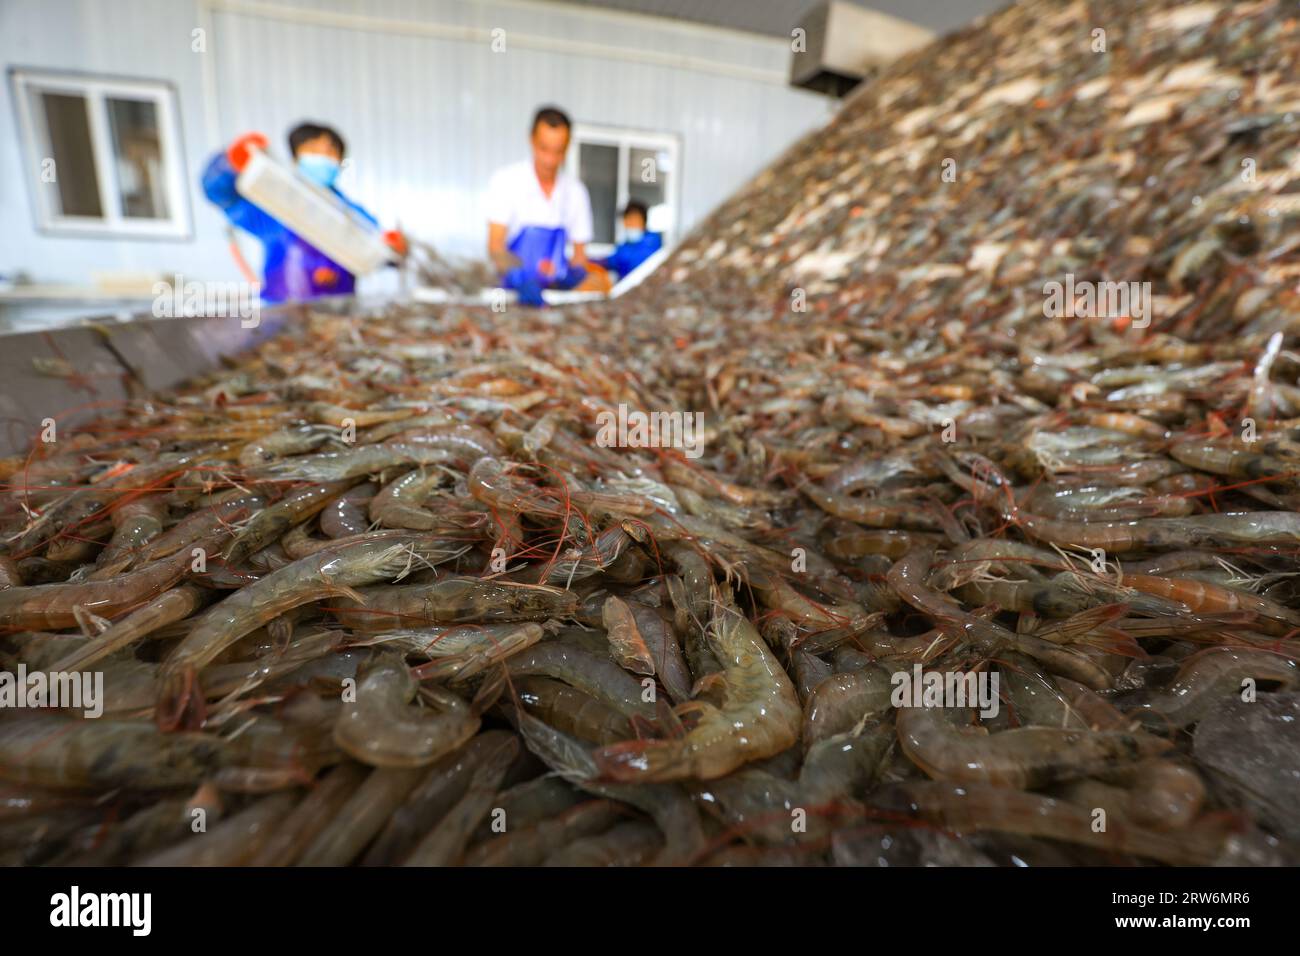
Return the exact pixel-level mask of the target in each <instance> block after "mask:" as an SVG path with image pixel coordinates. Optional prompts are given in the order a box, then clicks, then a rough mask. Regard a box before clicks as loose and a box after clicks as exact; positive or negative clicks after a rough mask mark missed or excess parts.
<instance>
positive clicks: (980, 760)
mask: <svg viewBox="0 0 1300 956" xmlns="http://www.w3.org/2000/svg"><path fill="white" fill-rule="evenodd" d="M898 740H899V743H900V744H901V745H902V748H903V753H905V754H907V756H908V759H910V760H911V761H912V762H913V763H914V764H916V765H917V766H918V767H920V768H921V769H922V770H924V771H925V772H926V773H927V774H929V775H930V776H931V777H933V778H934V779H936V780H953V781H956V782H958V783H981V784H989V785H992V786H995V787H1009V788H1011V789H1014V790H1029V789H1033V788H1035V787H1041V786H1044V785H1046V784H1049V783H1055V782H1057V781H1061V780H1069V779H1072V778H1076V777H1087V776H1091V775H1092V774H1095V773H1097V772H1099V771H1102V770H1106V769H1109V768H1112V767H1115V766H1118V765H1120V764H1123V763H1130V762H1134V761H1137V760H1140V759H1142V758H1144V757H1149V756H1152V755H1154V754H1158V753H1162V752H1163V751H1165V750H1168V749H1169V747H1170V746H1171V744H1170V743H1169V742H1168V741H1166V740H1162V739H1160V738H1159V737H1153V736H1151V735H1149V734H1142V733H1133V734H1127V733H1114V732H1100V731H1081V730H1062V729H1060V728H1056V727H1022V728H1019V729H1016V730H1004V731H1002V732H1000V733H995V734H982V733H979V732H977V731H975V730H974V729H966V728H960V727H957V726H954V725H953V723H952V722H951V721H950V720H949V719H948V717H947V715H946V714H944V713H943V712H942V711H940V710H938V709H936V708H932V707H904V708H901V709H900V710H899V712H898Z"/></svg>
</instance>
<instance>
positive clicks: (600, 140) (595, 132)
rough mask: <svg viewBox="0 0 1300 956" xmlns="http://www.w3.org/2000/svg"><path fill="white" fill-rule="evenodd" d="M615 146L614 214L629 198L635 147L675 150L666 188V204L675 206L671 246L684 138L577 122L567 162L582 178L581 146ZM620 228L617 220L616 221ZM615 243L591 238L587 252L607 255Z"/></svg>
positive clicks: (667, 241)
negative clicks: (628, 183) (616, 175)
mask: <svg viewBox="0 0 1300 956" xmlns="http://www.w3.org/2000/svg"><path fill="white" fill-rule="evenodd" d="M584 144H586V145H592V146H615V147H617V148H618V179H617V182H618V192H617V195H616V196H615V197H614V210H615V215H617V214H618V211H619V210H622V209H623V208H624V207H626V206H627V201H628V199H629V198H630V196H629V193H628V188H627V179H628V175H629V174H630V173H631V170H630V169H629V168H628V165H629V163H630V162H631V156H632V150H633V149H642V148H645V149H654V150H656V151H657V150H667V151H668V152H670V153H671V154H672V157H673V166H672V170H671V174H670V175H669V177H668V184H667V188H666V189H665V190H664V205H665V206H667V207H668V208H669V209H671V210H672V215H673V228H672V229H671V230H666V231H665V232H664V234H663V239H664V247H665V248H667V247H669V246H671V245H672V244H673V243H674V242H675V241H676V238H677V234H678V232H679V230H680V229H681V204H680V197H681V175H682V172H681V170H682V140H681V137H680V136H678V135H677V134H676V133H656V132H652V131H650V130H644V129H634V128H631V127H623V126H601V125H598V124H595V123H574V124H573V135H572V136H570V137H569V151H568V155H567V156H566V159H565V164H566V165H567V166H568V167H569V168H570V169H571V170H573V172H574V175H575V176H577V178H578V180H579V181H580V182H581V181H582V166H581V147H582V146H583V145H584ZM615 229H616V232H617V222H616V223H615ZM614 248H615V245H614V244H613V243H603V242H592V243H590V244H589V245H588V248H587V252H588V254H590V255H593V256H607V255H609V254H610V253H612V252H613V251H614Z"/></svg>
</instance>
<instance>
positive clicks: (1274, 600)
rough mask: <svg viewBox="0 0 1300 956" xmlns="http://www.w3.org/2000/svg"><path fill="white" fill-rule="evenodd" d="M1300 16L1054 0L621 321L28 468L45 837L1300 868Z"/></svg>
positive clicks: (107, 842)
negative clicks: (198, 822) (1299, 77)
mask: <svg viewBox="0 0 1300 956" xmlns="http://www.w3.org/2000/svg"><path fill="white" fill-rule="evenodd" d="M1285 7H1286V5H1285V4H1282V3H1280V2H1273V0H1260V2H1252V3H1215V2H1207V3H1196V4H1190V5H1187V4H1172V3H1165V2H1151V0H1138V2H1124V3H1118V2H1112V3H1108V2H1102V3H1093V4H1089V5H1087V6H1085V5H1084V4H1082V3H1070V4H1061V3H1055V2H1053V3H1045V2H1044V3H1037V2H1034V3H1022V4H1018V5H1015V6H1012V7H1010V8H1009V9H1007V10H1005V11H1003V12H1001V13H999V14H996V15H994V16H992V17H991V18H989V19H988V20H986V21H983V22H981V23H980V24H977V25H976V26H973V27H971V28H969V29H967V30H965V31H963V32H961V33H960V34H958V35H955V36H952V37H949V38H947V39H944V40H942V41H940V42H939V43H938V44H937V45H936V46H934V47H931V48H930V49H927V50H925V51H921V52H920V53H918V54H915V55H912V56H910V57H908V58H905V59H903V60H901V61H899V62H898V63H897V64H895V65H893V66H891V67H889V68H888V69H887V70H885V71H884V72H883V73H881V74H880V75H879V76H877V77H875V78H874V79H873V80H872V81H870V82H868V83H866V84H864V86H863V87H862V88H861V90H860V91H859V92H858V93H856V94H854V96H853V97H852V98H851V99H850V101H849V102H847V103H846V104H845V106H844V107H843V109H842V110H841V111H840V113H839V114H838V116H837V118H836V119H835V121H834V122H833V123H832V124H831V125H830V126H829V127H828V128H826V129H824V130H821V131H819V132H817V133H816V134H814V135H812V136H810V137H809V138H807V139H806V140H805V141H803V142H802V143H800V144H798V145H797V146H796V147H794V148H793V149H792V150H791V151H790V152H789V153H787V154H786V155H785V156H784V157H783V159H782V160H781V161H780V162H778V163H777V164H776V165H774V166H773V167H772V168H770V169H769V170H767V171H766V172H764V173H762V174H761V175H760V176H758V177H757V178H756V179H755V180H754V181H753V182H752V183H750V184H749V185H748V186H747V187H745V189H744V190H742V191H741V192H740V193H739V194H738V195H737V196H736V197H735V198H734V199H733V200H732V201H730V202H728V203H727V204H725V205H724V206H723V207H722V208H721V209H719V210H718V211H717V212H716V213H715V214H714V215H713V216H712V217H711V218H710V219H708V220H707V221H706V222H705V223H704V224H703V226H701V227H700V228H699V229H698V230H697V231H696V232H695V233H694V234H692V235H691V236H689V237H688V238H687V239H686V240H685V242H684V243H683V244H682V245H681V246H680V247H679V248H678V249H677V251H676V252H675V253H674V254H673V256H672V257H671V258H670V259H669V260H668V261H667V262H666V263H665V264H664V265H663V266H662V267H661V268H660V269H659V270H658V271H657V272H656V273H655V274H654V275H653V276H651V277H650V278H649V279H648V280H647V281H646V282H645V283H644V284H643V285H642V286H641V287H639V288H638V289H636V290H634V291H633V292H631V293H629V294H628V295H626V296H624V297H621V298H620V299H618V300H616V301H612V302H606V303H598V304H586V305H578V306H571V307H566V308H563V309H547V310H543V311H529V310H524V309H518V308H514V307H511V308H508V309H507V310H505V311H504V312H497V311H492V310H491V309H488V308H470V307H459V306H452V305H445V306H424V307H392V308H389V309H386V310H383V311H379V312H374V313H371V314H366V315H355V316H337V315H325V314H313V315H305V316H304V317H303V318H302V320H301V322H299V323H297V324H296V325H294V326H293V327H291V328H290V329H289V330H288V331H287V332H286V333H285V334H283V335H281V336H280V337H278V338H275V339H272V340H271V341H269V342H267V343H266V344H264V345H262V346H261V347H260V348H259V349H258V350H257V351H256V352H254V353H250V354H247V355H244V356H242V357H240V358H238V359H237V360H235V361H233V362H231V363H229V365H228V366H226V367H223V368H222V369H221V370H220V371H219V372H217V373H214V374H213V375H211V376H210V377H208V378H206V379H204V380H201V381H196V382H193V383H191V384H189V385H187V386H185V387H183V388H180V389H177V390H175V391H174V392H169V393H165V394H155V395H150V396H148V397H147V398H141V399H139V400H136V401H134V402H132V403H131V404H130V405H128V406H126V407H122V408H120V409H110V410H106V411H105V412H104V415H103V417H102V418H100V419H99V420H98V421H95V422H93V423H91V424H90V425H87V426H86V427H84V428H81V429H79V430H75V431H72V430H69V431H66V432H65V431H59V432H58V434H57V437H56V440H54V441H37V442H35V443H34V444H33V446H32V449H31V451H30V453H29V454H26V455H22V456H19V457H16V458H13V459H8V460H5V461H3V462H0V469H2V471H0V478H2V480H3V481H4V484H5V487H4V489H3V499H2V510H0V522H3V524H2V527H0V532H2V533H3V538H2V539H0V540H2V541H3V544H2V547H3V551H2V552H0V629H2V632H0V666H2V667H3V671H4V676H3V677H0V680H2V681H3V683H0V703H3V704H4V706H3V707H0V861H3V862H4V863H6V864H46V865H54V864H104V865H110V864H126V863H132V864H151V865H200V864H202V865H293V864H301V865H340V866H341V865H352V864H365V865H375V864H380V865H382V864H407V865H417V866H418V865H476V866H541V865H552V866H640V865H656V864H657V865H665V864H667V865H687V864H691V865H715V866H716V865H733V866H749V865H779V866H819V865H842V866H877V867H878V866H913V865H926V864H934V865H962V866H1006V865H1030V866H1058V865H1075V864H1087V865H1109V866H1137V865H1171V866H1179V865H1210V864H1237V865H1272V864H1294V863H1296V862H1297V861H1300V850H1298V849H1297V848H1298V847H1300V815H1297V807H1298V806H1300V801H1297V799H1296V797H1297V796H1298V795H1300V784H1298V783H1297V781H1300V763H1298V762H1297V761H1298V759H1300V758H1298V757H1297V755H1298V754H1300V739H1298V738H1297V729H1296V728H1297V727H1300V679H1298V668H1297V660H1298V659H1300V640H1298V639H1297V637H1296V634H1297V630H1298V629H1300V583H1298V582H1300V578H1298V577H1297V575H1300V563H1298V562H1297V554H1298V553H1300V385H1297V381H1300V352H1297V350H1296V326H1295V316H1296V307H1297V301H1298V300H1297V293H1296V280H1297V277H1298V276H1300V238H1297V237H1298V236H1300V232H1297V219H1298V218H1300V203H1297V202H1296V197H1297V192H1298V190H1300V151H1298V147H1297V143H1300V137H1298V136H1297V133H1300V83H1297V82H1296V77H1295V73H1294V70H1293V69H1292V67H1293V66H1294V62H1295V61H1296V59H1297V57H1298V56H1300V33H1298V32H1297V31H1296V27H1295V19H1294V16H1293V15H1290V14H1288V13H1287V11H1286V9H1285ZM1098 28H1104V32H1105V37H1104V38H1101V39H1102V41H1103V42H1102V43H1101V48H1100V49H1098V48H1097V44H1098V42H1099V38H1098V36H1097V35H1096V33H1095V31H1096V30H1097V29H1098ZM1107 44H1108V45H1109V49H1107ZM1129 283H1134V285H1132V286H1130V285H1129ZM1121 284H1122V285H1121ZM1144 284H1145V285H1144ZM232 321H233V320H232ZM697 413H698V417H697ZM20 678H21V681H20ZM74 692H75V693H74ZM20 697H21V700H20ZM20 703H21V706H20V705H19V704H20ZM198 811H201V813H199V812H198ZM197 817H202V819H203V820H204V821H205V826H204V827H203V828H201V830H199V829H196V827H195V826H194V825H193V824H194V821H195V819H196V818H197Z"/></svg>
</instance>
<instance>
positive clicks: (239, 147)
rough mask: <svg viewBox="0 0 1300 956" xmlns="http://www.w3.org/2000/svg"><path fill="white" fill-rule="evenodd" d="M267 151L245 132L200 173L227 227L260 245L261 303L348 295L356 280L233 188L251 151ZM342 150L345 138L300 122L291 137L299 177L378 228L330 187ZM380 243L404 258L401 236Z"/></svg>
mask: <svg viewBox="0 0 1300 956" xmlns="http://www.w3.org/2000/svg"><path fill="white" fill-rule="evenodd" d="M253 146H255V147H257V148H258V149H262V150H265V149H266V147H267V141H266V137H265V136H263V135H262V134H261V133H249V134H246V135H244V136H241V137H240V138H239V139H237V140H236V141H235V142H234V143H233V144H232V145H231V146H230V148H229V149H227V150H224V151H222V152H220V153H218V154H217V155H216V156H214V157H212V160H211V162H209V163H208V167H207V169H206V170H205V171H204V173H203V191H204V193H205V194H206V195H207V197H208V199H210V200H211V201H212V202H213V203H215V204H216V205H217V206H220V207H221V209H222V211H224V212H225V214H226V218H228V219H229V220H230V221H231V223H233V224H234V225H236V226H238V227H239V228H240V229H243V230H244V231H245V232H249V233H252V234H253V235H254V236H256V237H257V238H258V239H260V240H261V241H262V246H263V248H264V250H265V257H264V261H263V264H262V275H263V279H262V300H263V301H265V302H286V301H299V300H304V299H314V298H318V297H320V296H328V295H351V294H353V292H355V290H356V277H355V276H354V275H353V274H352V273H351V272H349V271H348V270H347V269H345V268H344V267H343V266H341V265H339V264H338V263H337V262H335V261H334V260H333V259H331V258H330V257H329V256H327V255H325V253H323V252H321V251H320V250H319V249H317V248H316V247H315V246H313V245H311V243H309V242H307V241H306V240H304V239H303V238H301V237H300V236H298V235H296V234H295V233H294V232H292V231H291V230H290V229H288V228H287V227H285V226H283V225H281V224H280V222H279V221H277V220H276V219H275V218H274V217H273V216H270V215H268V214H267V213H265V212H263V211H262V210H261V209H259V208H258V207H257V206H255V205H254V204H253V203H251V202H249V201H248V200H247V199H245V198H244V197H243V196H241V195H239V193H238V192H237V191H236V189H235V180H236V179H237V178H238V177H239V173H240V171H241V170H242V169H243V168H244V165H245V164H246V163H247V162H248V158H249V149H250V147H253ZM345 149H346V147H345V145H344V142H343V137H342V136H340V135H339V134H338V132H337V131H335V130H333V129H331V128H330V127H328V126H318V125H316V124H315V123H303V124H301V125H299V126H296V127H295V128H294V129H293V130H291V131H290V133H289V151H290V152H291V153H292V154H293V158H294V162H295V163H296V165H297V168H298V172H300V173H301V174H302V175H303V176H305V177H307V178H308V179H310V180H311V181H312V182H314V183H316V184H317V185H318V186H321V187H322V188H324V189H328V190H329V191H330V192H332V193H333V194H334V195H335V196H337V197H338V198H339V199H340V200H342V201H343V202H344V203H345V204H346V205H347V206H348V207H349V208H350V209H352V210H353V211H354V212H356V213H357V214H358V215H359V216H361V217H362V218H363V219H365V220H366V221H368V222H370V223H372V224H374V225H375V226H378V222H377V221H376V220H375V217H374V216H372V215H370V213H368V212H367V211H366V210H365V209H363V208H362V207H361V206H359V205H358V204H357V203H355V202H353V201H352V200H351V199H348V197H347V196H345V195H343V193H341V192H340V191H339V189H338V187H337V186H335V185H334V183H335V180H337V179H338V175H339V171H340V169H341V168H342V162H343V155H344V151H345ZM384 240H385V241H386V242H387V243H388V245H389V246H390V247H391V248H392V249H393V251H394V253H395V254H396V255H397V256H398V257H400V256H403V255H405V254H406V240H405V238H404V237H403V236H402V234H401V233H399V232H387V233H385V234H384Z"/></svg>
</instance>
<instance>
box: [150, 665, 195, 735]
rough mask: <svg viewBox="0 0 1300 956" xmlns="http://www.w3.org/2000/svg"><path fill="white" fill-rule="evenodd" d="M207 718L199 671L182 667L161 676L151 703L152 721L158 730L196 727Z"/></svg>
mask: <svg viewBox="0 0 1300 956" xmlns="http://www.w3.org/2000/svg"><path fill="white" fill-rule="evenodd" d="M206 719H207V707H206V702H205V701H204V698H203V690H202V688H201V687H200V685H199V677H198V672H197V671H196V670H195V669H194V668H193V667H185V668H182V669H181V670H179V671H177V672H175V673H172V674H168V675H166V676H164V677H162V678H161V684H160V687H159V689H158V700H157V703H156V704H155V706H154V722H155V723H156V724H157V725H158V729H159V730H161V731H163V732H164V733H171V732H173V731H177V730H199V729H202V727H203V723H204V721H205V720H206Z"/></svg>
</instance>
